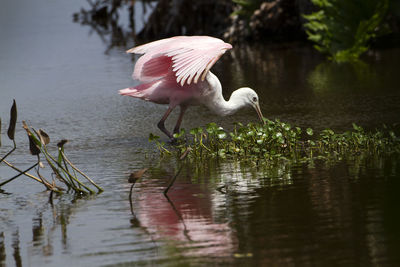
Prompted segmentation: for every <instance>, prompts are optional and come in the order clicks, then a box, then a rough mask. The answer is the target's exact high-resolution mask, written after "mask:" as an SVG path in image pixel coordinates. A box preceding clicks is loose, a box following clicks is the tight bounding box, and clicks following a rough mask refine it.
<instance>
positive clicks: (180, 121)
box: [174, 106, 188, 134]
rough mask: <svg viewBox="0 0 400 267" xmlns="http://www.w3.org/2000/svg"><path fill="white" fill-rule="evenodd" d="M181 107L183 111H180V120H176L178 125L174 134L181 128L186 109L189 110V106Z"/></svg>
mask: <svg viewBox="0 0 400 267" xmlns="http://www.w3.org/2000/svg"><path fill="white" fill-rule="evenodd" d="M180 107H181V112H180V113H179V117H178V120H177V121H176V125H175V128H174V134H175V133H179V128H180V127H181V123H182V119H183V114H185V111H186V110H187V108H188V107H187V106H180Z"/></svg>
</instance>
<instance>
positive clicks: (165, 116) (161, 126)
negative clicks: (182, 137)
mask: <svg viewBox="0 0 400 267" xmlns="http://www.w3.org/2000/svg"><path fill="white" fill-rule="evenodd" d="M173 109H174V108H173V107H169V108H168V109H167V111H166V112H165V114H164V116H163V117H162V118H161V120H160V121H159V122H158V124H157V126H158V128H159V129H160V130H161V131H162V132H163V133H165V134H166V135H167V136H168V137H169V138H170V139H171V140H174V137H173V136H172V134H171V133H170V132H168V130H167V129H165V125H164V122H165V120H166V119H167V118H168V116H169V114H170V113H171V112H172V110H173Z"/></svg>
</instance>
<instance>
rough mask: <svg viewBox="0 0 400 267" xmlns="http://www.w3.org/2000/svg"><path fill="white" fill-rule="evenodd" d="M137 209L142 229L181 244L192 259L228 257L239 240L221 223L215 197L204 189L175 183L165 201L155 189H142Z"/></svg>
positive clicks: (194, 185) (157, 237) (137, 201)
mask: <svg viewBox="0 0 400 267" xmlns="http://www.w3.org/2000/svg"><path fill="white" fill-rule="evenodd" d="M134 205H135V206H136V207H138V208H136V209H135V213H136V216H137V217H138V219H139V221H140V223H141V225H142V226H143V227H146V228H147V230H148V231H149V232H150V233H152V235H153V238H154V239H156V240H157V239H162V240H167V241H178V242H179V243H180V245H179V246H182V247H185V248H190V249H189V250H184V251H185V252H184V253H187V254H190V255H192V256H199V255H208V256H213V257H229V256H231V255H232V254H233V253H234V251H236V250H237V249H236V248H237V240H236V238H235V236H234V234H233V233H232V230H231V228H230V227H229V225H228V223H227V222H218V221H217V219H216V217H215V215H214V212H213V195H212V194H210V190H209V189H208V188H206V187H205V186H204V185H199V184H190V183H182V182H178V181H177V182H176V183H175V185H174V186H173V187H172V189H171V190H170V191H169V193H168V197H165V196H164V194H163V193H162V189H161V188H160V191H158V190H154V187H152V188H149V187H142V188H141V189H140V193H139V195H138V197H137V199H136V200H134Z"/></svg>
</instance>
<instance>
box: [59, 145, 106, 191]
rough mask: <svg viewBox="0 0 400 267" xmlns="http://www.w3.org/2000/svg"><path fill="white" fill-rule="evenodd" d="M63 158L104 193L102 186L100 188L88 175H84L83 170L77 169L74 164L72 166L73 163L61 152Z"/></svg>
mask: <svg viewBox="0 0 400 267" xmlns="http://www.w3.org/2000/svg"><path fill="white" fill-rule="evenodd" d="M60 153H61V156H62V157H63V159H64V160H65V161H66V162H67V163H68V164H69V165H70V166H71V167H72V168H73V169H74V170H76V171H77V172H79V173H80V174H81V175H82V176H83V177H85V178H86V179H87V180H88V181H89V182H90V183H91V184H92V185H94V186H95V187H96V188H97V189H98V190H99V192H103V191H104V190H103V188H101V187H100V186H98V185H97V184H96V183H95V182H94V181H93V180H92V179H90V178H89V176H87V175H86V174H84V173H83V172H82V171H81V170H79V169H78V168H77V167H75V165H74V164H72V162H71V161H70V160H69V159H68V158H67V156H65V154H64V152H62V151H60Z"/></svg>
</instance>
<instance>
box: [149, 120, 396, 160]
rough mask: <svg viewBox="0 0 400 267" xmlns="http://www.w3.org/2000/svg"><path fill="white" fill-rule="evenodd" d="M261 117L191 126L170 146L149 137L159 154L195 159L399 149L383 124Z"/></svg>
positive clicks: (309, 156) (283, 157)
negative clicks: (337, 127) (330, 124)
mask: <svg viewBox="0 0 400 267" xmlns="http://www.w3.org/2000/svg"><path fill="white" fill-rule="evenodd" d="M264 120H265V124H256V123H249V124H247V125H243V124H241V123H236V124H235V127H234V128H233V130H232V131H230V132H228V131H226V130H224V129H223V128H222V127H220V126H218V125H217V124H215V123H209V124H207V125H206V127H205V129H202V128H194V129H192V130H191V131H189V134H188V135H186V134H184V131H182V132H181V133H179V134H177V135H175V138H179V139H178V140H177V142H176V144H175V145H174V146H170V147H167V146H166V145H165V143H163V144H162V143H160V142H159V141H158V139H157V138H153V139H152V141H154V142H156V144H157V146H158V147H161V149H160V152H161V153H162V154H165V153H167V154H169V155H171V154H172V155H176V156H178V157H179V156H180V155H181V154H182V153H184V152H185V151H187V150H188V149H190V153H189V155H188V157H189V158H191V159H196V160H202V159H209V158H221V159H224V158H229V159H237V160H240V161H252V162H261V161H263V162H273V161H277V160H290V161H296V162H307V161H311V160H314V159H332V158H337V159H340V158H343V157H345V156H346V155H352V154H360V153H370V154H381V153H393V152H397V153H399V152H400V138H399V137H398V136H397V135H396V134H395V132H394V130H392V129H389V128H388V127H386V126H385V127H386V128H385V127H384V129H383V130H375V131H372V132H369V131H365V130H364V129H363V128H362V127H361V126H358V125H356V124H353V130H351V131H346V132H344V133H335V132H334V131H333V130H331V129H325V130H322V131H320V132H319V133H316V131H314V130H313V129H312V128H307V129H305V130H303V129H301V128H300V127H295V126H292V125H290V124H288V123H285V122H281V121H280V120H275V121H272V120H268V119H264ZM152 136H154V135H152Z"/></svg>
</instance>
